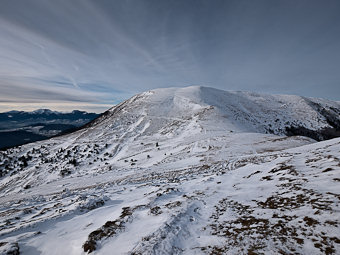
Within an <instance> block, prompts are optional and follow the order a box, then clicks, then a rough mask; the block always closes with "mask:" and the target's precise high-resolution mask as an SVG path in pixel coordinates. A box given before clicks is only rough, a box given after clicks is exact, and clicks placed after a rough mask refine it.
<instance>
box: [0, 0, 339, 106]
mask: <svg viewBox="0 0 340 255" xmlns="http://www.w3.org/2000/svg"><path fill="white" fill-rule="evenodd" d="M339 13H340V1H336V0H326V1H322V0H319V1H313V0H305V1H304V0H282V1H281V0H267V1H265V0H257V1H252V0H249V1H242V0H237V1H229V0H223V1H219V0H205V1H200V0H192V1H191V0H171V1H170V0H169V1H165V0H148V1H144V0H125V1H121V0H115V1H110V0H107V1H106V0H105V1H104V0H98V1H89V0H59V1H52V0H27V1H19V0H2V1H1V2H0V90H1V93H0V111H5V110H12V109H24V110H31V109H36V108H51V109H56V110H73V109H85V110H89V111H97V112H99V111H103V110H105V109H107V108H109V107H110V106H111V105H113V104H115V103H118V102H120V101H122V100H124V99H127V98H128V97H130V96H132V95H134V94H136V93H139V92H142V91H146V90H149V89H153V88H159V87H182V86H190V85H203V86H210V87H215V88H219V89H224V90H249V91H255V92H264V93H276V94H298V95H303V96H310V97H322V98H328V99H333V100H340V84H339V83H340V82H339V81H340V70H339V67H340V15H339Z"/></svg>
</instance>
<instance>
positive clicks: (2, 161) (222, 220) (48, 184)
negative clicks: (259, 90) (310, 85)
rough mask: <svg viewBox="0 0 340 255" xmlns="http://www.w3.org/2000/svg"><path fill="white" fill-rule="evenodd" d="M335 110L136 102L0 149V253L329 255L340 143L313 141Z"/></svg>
mask: <svg viewBox="0 0 340 255" xmlns="http://www.w3.org/2000/svg"><path fill="white" fill-rule="evenodd" d="M339 112H340V105H339V103H338V102H332V101H327V100H322V99H312V98H303V97H299V96H288V95H263V94H256V93H249V92H228V91H221V90H216V89H212V88H206V87H188V88H169V89H157V90H152V91H148V92H144V93H141V94H139V95H136V96H134V97H132V98H131V99H129V100H127V101H125V102H123V103H121V104H119V105H117V106H115V107H113V108H112V109H110V110H108V111H107V112H105V113H104V114H103V115H102V116H100V117H99V118H97V119H95V120H94V121H92V122H91V123H89V124H87V125H86V126H85V127H84V128H82V129H81V130H78V131H76V132H74V133H71V134H68V135H64V136H60V137H55V138H52V139H49V140H46V141H40V142H36V143H32V144H27V145H24V146H21V147H18V148H12V149H9V150H6V151H4V152H0V170H1V176H2V177H1V179H0V191H1V193H0V194H1V195H0V204H1V207H0V217H1V222H2V223H1V225H0V229H1V230H0V240H1V242H2V245H0V251H1V249H2V251H3V252H5V251H8V250H10V249H13V250H18V249H19V250H20V251H21V252H22V253H23V254H37V253H42V254H81V252H83V253H89V252H92V253H94V254H110V251H111V252H112V251H113V250H114V251H115V252H116V253H117V254H169V253H174V254H181V253H184V254H225V253H227V254H247V253H248V254H257V253H266V254H278V253H281V254H291V253H298V254H319V253H325V254H336V253H339V252H340V245H339V242H340V240H339V238H338V237H339V236H340V232H339V229H338V225H339V220H338V219H339V206H338V203H339V194H338V190H337V187H338V183H339V173H340V158H339V156H338V154H339V152H340V140H339V139H340V138H335V139H332V140H329V141H322V142H317V140H324V139H326V138H332V137H335V136H337V134H338V133H337V132H339V123H340V119H339ZM293 134H301V135H305V136H293ZM306 136H309V137H306ZM56 237H57V238H56ZM57 247H58V248H57Z"/></svg>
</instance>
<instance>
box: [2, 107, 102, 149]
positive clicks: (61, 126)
mask: <svg viewBox="0 0 340 255" xmlns="http://www.w3.org/2000/svg"><path fill="white" fill-rule="evenodd" d="M98 116H99V114H96V113H88V112H85V111H78V110H74V111H72V112H68V113H63V112H57V111H51V110H49V109H39V110H35V111H32V112H24V111H9V112H3V113H0V149H3V148H8V147H13V146H17V145H22V144H25V143H29V142H34V141H40V140H43V139H47V138H49V137H52V136H55V135H59V134H61V133H68V132H71V131H74V130H76V129H77V128H78V127H80V126H82V125H85V124H86V123H88V122H90V121H91V120H93V119H95V118H97V117H98Z"/></svg>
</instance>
